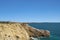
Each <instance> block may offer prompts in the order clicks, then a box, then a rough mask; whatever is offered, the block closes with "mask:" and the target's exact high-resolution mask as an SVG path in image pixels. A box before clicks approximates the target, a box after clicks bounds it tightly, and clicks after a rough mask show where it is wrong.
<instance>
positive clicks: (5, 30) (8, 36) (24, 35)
mask: <svg viewBox="0 0 60 40" xmlns="http://www.w3.org/2000/svg"><path fill="white" fill-rule="evenodd" d="M49 35H50V32H49V31H48V30H39V29H36V28H33V27H31V26H29V25H28V24H26V23H18V22H0V40H31V39H30V38H31V37H41V36H42V37H49Z"/></svg>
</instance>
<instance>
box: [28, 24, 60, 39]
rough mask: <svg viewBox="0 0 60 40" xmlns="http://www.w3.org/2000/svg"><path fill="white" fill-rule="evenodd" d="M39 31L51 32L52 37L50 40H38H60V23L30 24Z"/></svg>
mask: <svg viewBox="0 0 60 40" xmlns="http://www.w3.org/2000/svg"><path fill="white" fill-rule="evenodd" d="M29 25H30V26H33V27H35V28H38V29H44V30H49V31H50V33H51V35H50V37H49V38H37V39H36V40H60V23H29Z"/></svg>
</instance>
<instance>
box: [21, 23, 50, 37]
mask: <svg viewBox="0 0 60 40" xmlns="http://www.w3.org/2000/svg"><path fill="white" fill-rule="evenodd" d="M21 25H22V26H23V27H24V28H25V30H26V31H27V33H28V34H29V37H49V36H50V32H49V31H48V30H39V29H36V28H33V27H31V26H29V25H28V24H25V23H22V24H21Z"/></svg>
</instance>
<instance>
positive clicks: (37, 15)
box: [0, 0, 60, 22]
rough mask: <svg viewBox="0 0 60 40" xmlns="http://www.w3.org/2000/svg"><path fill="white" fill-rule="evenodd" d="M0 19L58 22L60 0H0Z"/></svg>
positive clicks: (59, 19) (59, 18)
mask: <svg viewBox="0 0 60 40" xmlns="http://www.w3.org/2000/svg"><path fill="white" fill-rule="evenodd" d="M0 21H14V22H60V0H0Z"/></svg>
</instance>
